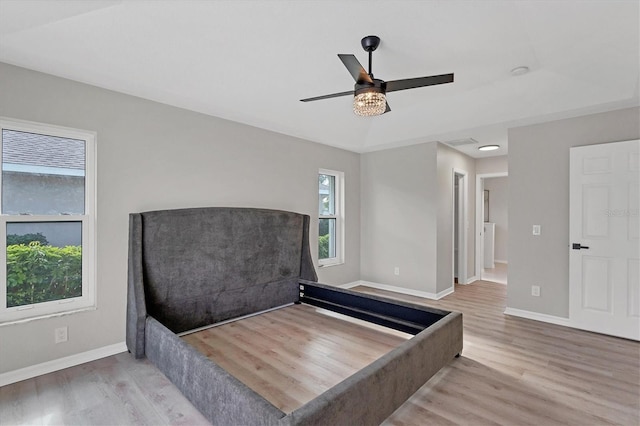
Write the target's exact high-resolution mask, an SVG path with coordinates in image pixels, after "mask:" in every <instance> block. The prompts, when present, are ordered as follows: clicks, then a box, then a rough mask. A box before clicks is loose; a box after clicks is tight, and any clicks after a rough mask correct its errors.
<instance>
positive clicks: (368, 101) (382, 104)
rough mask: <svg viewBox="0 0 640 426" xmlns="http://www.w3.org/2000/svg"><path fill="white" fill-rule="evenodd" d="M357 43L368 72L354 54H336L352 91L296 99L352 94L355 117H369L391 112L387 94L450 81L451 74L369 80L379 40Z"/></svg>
mask: <svg viewBox="0 0 640 426" xmlns="http://www.w3.org/2000/svg"><path fill="white" fill-rule="evenodd" d="M361 43H362V48H363V49H364V50H365V52H368V53H369V72H368V73H367V72H366V71H365V70H364V68H362V65H360V62H358V60H357V59H356V57H355V56H354V55H342V54H339V55H338V57H339V58H340V60H341V61H342V63H343V64H344V66H345V67H347V70H348V71H349V73H350V74H351V76H352V77H353V79H354V80H355V81H356V84H355V87H354V89H353V90H350V91H348V92H340V93H333V94H331V95H324V96H317V97H315V98H307V99H300V100H301V101H302V102H309V101H319V100H321V99H329V98H337V97H338V96H348V95H353V96H354V98H353V112H354V113H355V114H356V115H360V116H364V117H370V116H374V115H381V114H384V113H385V112H389V111H391V108H389V104H388V103H387V96H386V94H387V93H388V92H395V91H397V90H405V89H415V88H417V87H424V86H433V85H436V84H445V83H451V82H453V74H442V75H432V76H429V77H418V78H406V79H404V80H393V81H384V80H380V79H378V78H373V73H372V72H371V57H372V54H373V51H374V50H376V49H377V48H378V46H379V45H380V37H377V36H373V35H372V36H367V37H365V38H363V39H362V42H361Z"/></svg>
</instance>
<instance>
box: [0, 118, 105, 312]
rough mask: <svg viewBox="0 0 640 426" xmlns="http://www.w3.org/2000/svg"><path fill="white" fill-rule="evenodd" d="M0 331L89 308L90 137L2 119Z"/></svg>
mask: <svg viewBox="0 0 640 426" xmlns="http://www.w3.org/2000/svg"><path fill="white" fill-rule="evenodd" d="M0 132H1V133H0V145H1V146H2V173H0V241H4V247H3V250H0V271H1V273H0V323H3V322H12V321H18V320H23V319H26V318H32V317H41V316H46V315H51V314H56V313H61V312H68V311H73V310H78V309H83V308H88V307H91V306H94V305H95V272H94V271H95V268H94V244H95V243H94V216H95V134H94V133H91V132H85V131H80V130H74V129H67V128H61V127H55V126H48V125H42V124H37V123H30V122H24V121H17V120H8V119H0Z"/></svg>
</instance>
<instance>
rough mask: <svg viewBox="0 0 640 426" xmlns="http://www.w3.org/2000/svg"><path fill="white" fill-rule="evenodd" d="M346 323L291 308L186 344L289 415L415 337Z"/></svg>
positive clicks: (194, 336)
mask: <svg viewBox="0 0 640 426" xmlns="http://www.w3.org/2000/svg"><path fill="white" fill-rule="evenodd" d="M343 318H348V317H344V316H343V315H339V314H334V313H332V312H328V311H325V310H324V309H318V308H315V307H313V306H309V305H293V306H288V307H285V308H281V309H277V310H274V311H271V312H267V313H264V314H261V315H256V316H253V317H250V318H245V319H243V320H240V321H235V322H231V323H227V324H223V325H221V326H218V327H213V328H209V329H206V330H202V331H198V332H195V333H192V334H188V335H186V336H184V337H183V339H184V340H185V341H186V342H187V343H189V344H190V345H192V346H193V347H195V348H196V349H197V350H198V351H200V353H202V354H203V355H205V356H206V357H208V358H209V359H211V360H212V361H214V362H215V363H217V364H218V365H219V366H221V367H222V368H224V369H225V370H227V371H228V372H229V373H231V374H232V375H233V376H235V377H236V378H237V379H239V380H240V381H241V382H243V383H244V384H245V385H247V386H249V387H250V388H251V389H253V390H254V391H256V393H258V394H259V395H262V397H264V398H265V399H266V400H267V401H269V402H271V403H272V404H273V405H275V406H276V407H278V408H279V409H280V410H282V411H284V412H285V413H290V412H292V411H294V410H295V409H296V408H299V407H301V406H303V405H304V404H305V403H307V402H309V401H311V400H312V399H313V398H315V397H317V396H318V395H320V394H321V393H322V392H324V391H326V390H328V389H329V388H331V387H333V386H335V385H337V384H338V383H340V382H341V381H342V380H344V379H346V378H347V377H349V376H350V375H352V374H354V373H355V372H357V371H358V370H360V369H362V368H364V367H366V366H367V365H369V364H371V363H372V362H373V361H375V360H376V359H378V358H380V357H381V356H382V355H384V354H386V353H387V352H390V351H391V350H392V349H394V348H395V347H397V346H399V345H401V344H402V343H403V342H405V341H406V340H407V339H409V338H411V337H412V336H411V335H410V334H406V333H401V332H399V331H394V330H390V329H387V328H385V327H379V326H375V325H367V326H365V325H364V324H366V323H365V322H364V321H359V320H355V319H350V320H349V321H345V320H344V319H343Z"/></svg>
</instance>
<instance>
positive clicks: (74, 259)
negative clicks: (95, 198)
mask: <svg viewBox="0 0 640 426" xmlns="http://www.w3.org/2000/svg"><path fill="white" fill-rule="evenodd" d="M7 240H9V239H8V238H7ZM80 296H82V247H81V246H66V247H55V246H50V245H43V244H42V243H41V242H40V241H32V242H29V243H28V244H11V245H8V246H7V307H8V308H9V307H13V306H23V305H32V304H35V303H42V302H49V301H51V300H60V299H66V298H70V297H80Z"/></svg>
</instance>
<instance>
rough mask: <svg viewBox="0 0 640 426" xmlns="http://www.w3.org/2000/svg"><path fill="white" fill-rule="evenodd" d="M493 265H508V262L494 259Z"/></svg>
mask: <svg viewBox="0 0 640 426" xmlns="http://www.w3.org/2000/svg"><path fill="white" fill-rule="evenodd" d="M493 262H494V263H504V264H505V265H508V264H509V262H507V261H506V260H498V259H494V260H493Z"/></svg>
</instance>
